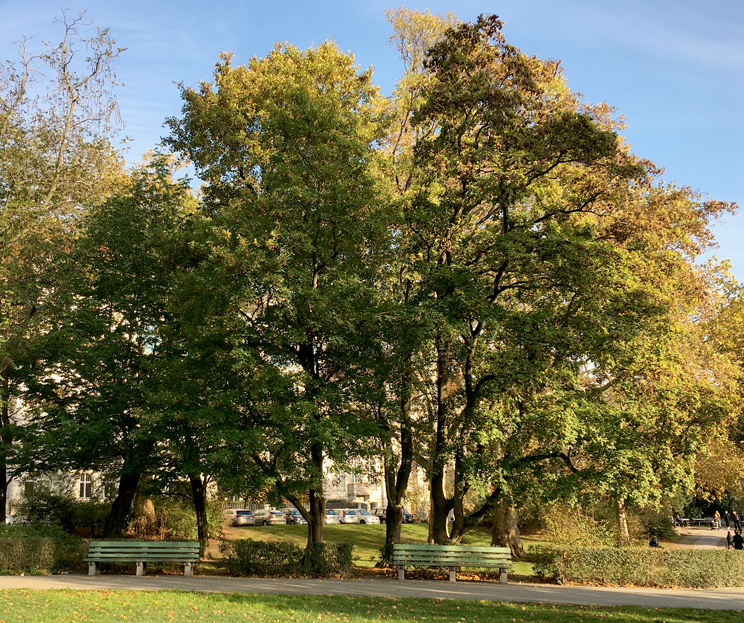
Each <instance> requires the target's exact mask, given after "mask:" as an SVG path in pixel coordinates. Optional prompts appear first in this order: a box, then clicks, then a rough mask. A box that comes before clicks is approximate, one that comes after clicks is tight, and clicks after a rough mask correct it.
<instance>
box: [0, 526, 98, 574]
mask: <svg viewBox="0 0 744 623" xmlns="http://www.w3.org/2000/svg"><path fill="white" fill-rule="evenodd" d="M85 552H86V547H85V543H84V542H83V541H81V540H79V539H76V538H74V537H72V536H70V535H69V534H67V533H66V532H64V531H63V530H61V529H60V528H59V527H54V526H48V525H42V524H31V525H23V526H5V525H3V526H0V573H3V574H13V575H15V574H19V573H58V572H60V571H82V570H83V569H84V568H85V564H84V563H83V558H84V556H85Z"/></svg>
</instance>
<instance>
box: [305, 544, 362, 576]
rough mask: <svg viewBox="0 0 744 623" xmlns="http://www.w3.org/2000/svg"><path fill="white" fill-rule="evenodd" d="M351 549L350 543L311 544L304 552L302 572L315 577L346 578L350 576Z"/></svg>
mask: <svg viewBox="0 0 744 623" xmlns="http://www.w3.org/2000/svg"><path fill="white" fill-rule="evenodd" d="M353 547H354V546H353V545H352V544H351V543H311V544H310V547H308V548H307V549H306V550H305V556H304V558H303V561H302V570H303V572H304V573H306V574H307V575H312V576H315V577H329V576H343V577H348V576H349V575H350V574H351V567H352V558H351V551H352V549H353Z"/></svg>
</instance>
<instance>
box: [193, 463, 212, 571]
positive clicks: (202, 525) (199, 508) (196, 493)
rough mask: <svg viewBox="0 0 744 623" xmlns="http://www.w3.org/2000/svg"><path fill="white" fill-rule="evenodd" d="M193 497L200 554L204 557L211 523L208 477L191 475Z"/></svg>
mask: <svg viewBox="0 0 744 623" xmlns="http://www.w3.org/2000/svg"><path fill="white" fill-rule="evenodd" d="M189 482H190V483H191V496H192V498H193V500H194V512H195V513H196V534H197V537H198V539H199V553H200V555H202V556H203V555H204V552H205V550H206V549H207V541H208V540H209V521H208V519H207V477H206V476H205V477H204V478H202V477H201V475H200V474H189Z"/></svg>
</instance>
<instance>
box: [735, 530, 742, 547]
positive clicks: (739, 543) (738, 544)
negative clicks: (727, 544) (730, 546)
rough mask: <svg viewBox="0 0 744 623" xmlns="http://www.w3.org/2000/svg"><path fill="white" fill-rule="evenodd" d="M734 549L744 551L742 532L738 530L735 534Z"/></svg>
mask: <svg viewBox="0 0 744 623" xmlns="http://www.w3.org/2000/svg"><path fill="white" fill-rule="evenodd" d="M733 541H734V549H744V539H742V538H741V532H739V530H736V531H735V533H734V539H733Z"/></svg>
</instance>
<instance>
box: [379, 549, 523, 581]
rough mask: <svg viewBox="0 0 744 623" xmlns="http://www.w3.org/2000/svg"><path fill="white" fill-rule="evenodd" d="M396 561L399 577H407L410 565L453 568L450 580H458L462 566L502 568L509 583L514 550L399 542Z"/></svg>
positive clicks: (502, 577)
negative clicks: (458, 572) (458, 570)
mask: <svg viewBox="0 0 744 623" xmlns="http://www.w3.org/2000/svg"><path fill="white" fill-rule="evenodd" d="M393 564H394V565H395V566H397V567H398V579H399V580H404V579H405V577H406V565H408V566H409V567H449V579H450V582H455V581H456V577H455V574H456V571H457V569H458V568H459V567H479V568H489V567H498V568H499V569H500V570H501V581H502V582H503V583H504V584H506V582H507V572H508V570H509V569H510V568H511V565H512V561H511V551H510V550H509V548H508V547H478V546H470V545H434V544H426V543H395V545H393Z"/></svg>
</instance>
